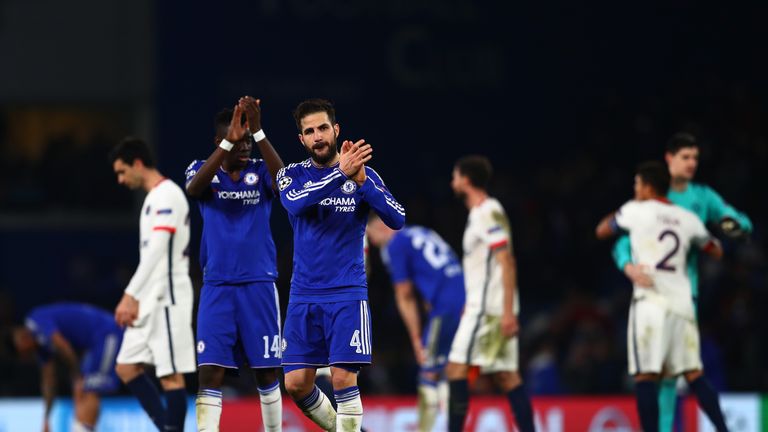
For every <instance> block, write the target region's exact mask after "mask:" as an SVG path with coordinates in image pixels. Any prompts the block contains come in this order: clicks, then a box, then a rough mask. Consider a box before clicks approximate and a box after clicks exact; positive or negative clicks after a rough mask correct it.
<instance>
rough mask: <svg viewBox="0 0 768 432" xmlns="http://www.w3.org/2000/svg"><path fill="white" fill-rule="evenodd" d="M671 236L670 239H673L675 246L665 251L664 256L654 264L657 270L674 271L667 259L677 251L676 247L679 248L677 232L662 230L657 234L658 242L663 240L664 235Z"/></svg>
mask: <svg viewBox="0 0 768 432" xmlns="http://www.w3.org/2000/svg"><path fill="white" fill-rule="evenodd" d="M667 236H672V240H674V241H675V246H674V247H673V248H672V250H670V251H669V253H667V254H666V255H665V256H664V258H662V259H661V261H659V262H658V264H656V268H657V269H659V270H664V271H672V272H673V271H675V270H676V268H675V266H673V265H671V264H669V263H668V262H667V261H669V260H670V259H672V257H673V256H675V254H676V253H677V251H678V249H680V237H678V236H677V233H675V232H674V231H672V230H665V231H662V233H661V234H660V235H659V242H661V241H664V237H667Z"/></svg>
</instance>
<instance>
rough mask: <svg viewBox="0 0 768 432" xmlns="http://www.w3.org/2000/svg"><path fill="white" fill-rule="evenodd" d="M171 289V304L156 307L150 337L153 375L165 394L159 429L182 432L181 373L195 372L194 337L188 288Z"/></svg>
mask: <svg viewBox="0 0 768 432" xmlns="http://www.w3.org/2000/svg"><path fill="white" fill-rule="evenodd" d="M185 285H186V284H177V285H176V286H175V287H174V292H175V294H176V295H175V302H174V303H173V304H170V305H168V306H164V307H160V308H159V311H158V313H156V314H155V316H154V317H153V321H154V330H155V331H154V334H153V336H152V337H151V338H150V343H149V346H150V349H151V350H152V357H153V359H154V360H153V362H152V363H153V364H154V366H155V373H156V374H157V377H158V378H159V379H160V385H161V387H162V388H163V392H164V393H165V406H166V415H165V426H164V429H163V430H167V431H182V430H184V422H185V420H186V418H187V390H186V388H185V384H184V374H186V373H192V372H195V369H196V366H195V351H194V349H195V348H194V336H193V334H192V301H193V300H192V285H191V283H190V284H188V286H185Z"/></svg>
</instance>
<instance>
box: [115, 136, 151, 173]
mask: <svg viewBox="0 0 768 432" xmlns="http://www.w3.org/2000/svg"><path fill="white" fill-rule="evenodd" d="M118 159H120V160H122V161H123V162H125V163H127V164H128V165H133V162H134V161H135V160H136V159H140V160H141V162H142V163H143V164H144V166H145V167H147V168H152V167H154V166H155V158H154V157H153V156H152V151H151V150H150V149H149V146H148V145H147V143H145V142H144V141H143V140H141V139H139V138H135V137H126V138H123V139H122V140H121V141H120V142H119V143H118V144H117V145H116V146H115V147H114V148H113V149H112V151H110V152H109V161H110V162H111V163H115V161H116V160H118Z"/></svg>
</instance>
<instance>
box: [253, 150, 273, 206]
mask: <svg viewBox="0 0 768 432" xmlns="http://www.w3.org/2000/svg"><path fill="white" fill-rule="evenodd" d="M257 163H258V165H257V168H256V171H257V173H258V174H259V181H260V182H262V191H261V193H265V194H267V195H268V196H270V197H274V196H275V190H274V189H273V188H272V174H270V173H269V168H268V167H267V164H266V162H264V160H263V159H257Z"/></svg>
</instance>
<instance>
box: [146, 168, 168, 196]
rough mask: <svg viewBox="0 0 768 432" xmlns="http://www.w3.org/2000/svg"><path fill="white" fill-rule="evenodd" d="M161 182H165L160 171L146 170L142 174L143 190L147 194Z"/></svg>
mask: <svg viewBox="0 0 768 432" xmlns="http://www.w3.org/2000/svg"><path fill="white" fill-rule="evenodd" d="M163 180H165V177H163V175H162V174H160V171H158V170H156V169H148V170H147V172H146V173H145V174H144V185H143V186H144V190H145V191H147V192H149V191H151V190H152V189H154V188H155V186H157V185H158V184H160V182H162V181H163Z"/></svg>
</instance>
